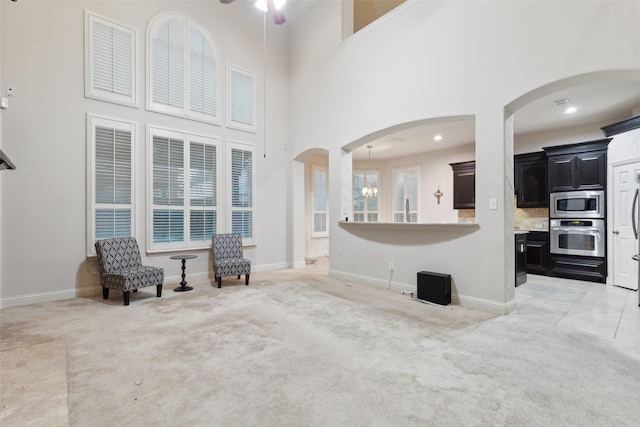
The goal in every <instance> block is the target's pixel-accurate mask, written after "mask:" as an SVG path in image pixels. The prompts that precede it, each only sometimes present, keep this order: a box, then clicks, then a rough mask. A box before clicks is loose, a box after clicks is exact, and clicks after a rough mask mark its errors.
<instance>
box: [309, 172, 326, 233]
mask: <svg viewBox="0 0 640 427" xmlns="http://www.w3.org/2000/svg"><path fill="white" fill-rule="evenodd" d="M311 186H312V187H311V211H312V212H313V214H312V216H311V221H312V224H311V237H327V236H329V209H328V205H329V202H328V171H327V168H326V166H319V165H311Z"/></svg>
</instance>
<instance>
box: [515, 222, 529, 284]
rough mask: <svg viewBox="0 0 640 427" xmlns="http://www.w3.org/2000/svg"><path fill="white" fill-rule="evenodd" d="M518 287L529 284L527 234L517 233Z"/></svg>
mask: <svg viewBox="0 0 640 427" xmlns="http://www.w3.org/2000/svg"><path fill="white" fill-rule="evenodd" d="M515 240H516V256H515V258H516V286H520V285H522V284H523V283H527V233H516V239H515Z"/></svg>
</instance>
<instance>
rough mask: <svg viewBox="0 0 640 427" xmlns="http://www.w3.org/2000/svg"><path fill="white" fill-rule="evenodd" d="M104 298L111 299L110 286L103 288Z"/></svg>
mask: <svg viewBox="0 0 640 427" xmlns="http://www.w3.org/2000/svg"><path fill="white" fill-rule="evenodd" d="M102 299H109V288H102Z"/></svg>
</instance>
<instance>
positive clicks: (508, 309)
mask: <svg viewBox="0 0 640 427" xmlns="http://www.w3.org/2000/svg"><path fill="white" fill-rule="evenodd" d="M329 276H331V277H335V278H337V279H343V280H349V281H352V282H357V283H364V284H366V285H371V286H375V287H377V288H382V289H389V290H392V291H398V292H402V291H416V287H415V285H409V284H406V283H400V282H393V281H392V282H391V284H389V281H385V280H381V279H376V278H373V277H367V276H361V275H358V274H351V273H345V272H343V271H335V270H329ZM451 302H452V303H453V304H458V305H461V306H463V307H469V308H474V309H477V310H482V311H486V312H490V313H495V314H510V313H512V312H513V311H515V309H516V300H515V299H512V300H511V301H509V302H507V303H502V302H499V301H491V300H488V299H484V298H476V297H472V296H468V295H460V294H457V293H453V292H452V293H451Z"/></svg>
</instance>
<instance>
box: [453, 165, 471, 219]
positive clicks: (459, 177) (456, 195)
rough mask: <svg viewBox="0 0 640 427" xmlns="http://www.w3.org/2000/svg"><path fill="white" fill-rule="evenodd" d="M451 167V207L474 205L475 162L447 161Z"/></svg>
mask: <svg viewBox="0 0 640 427" xmlns="http://www.w3.org/2000/svg"><path fill="white" fill-rule="evenodd" d="M449 165H450V166H451V169H453V209H474V208H475V207H476V162H475V161H470V162H460V163H449Z"/></svg>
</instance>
